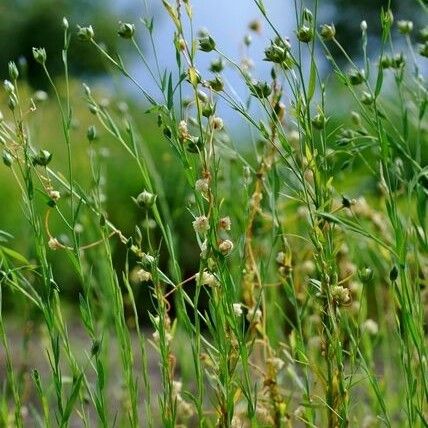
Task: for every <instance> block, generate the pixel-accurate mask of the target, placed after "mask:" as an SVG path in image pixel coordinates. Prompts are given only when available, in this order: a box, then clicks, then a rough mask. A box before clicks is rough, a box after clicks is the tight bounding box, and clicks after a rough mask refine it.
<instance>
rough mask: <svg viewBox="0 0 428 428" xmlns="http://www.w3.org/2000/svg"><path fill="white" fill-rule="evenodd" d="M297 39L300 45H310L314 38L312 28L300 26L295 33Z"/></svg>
mask: <svg viewBox="0 0 428 428" xmlns="http://www.w3.org/2000/svg"><path fill="white" fill-rule="evenodd" d="M296 36H297V39H298V40H299V41H300V42H302V43H310V42H311V41H312V40H313V38H314V33H313V31H312V28H310V27H308V26H306V25H302V26H301V27H300V28H299V29H298V30H297V33H296Z"/></svg>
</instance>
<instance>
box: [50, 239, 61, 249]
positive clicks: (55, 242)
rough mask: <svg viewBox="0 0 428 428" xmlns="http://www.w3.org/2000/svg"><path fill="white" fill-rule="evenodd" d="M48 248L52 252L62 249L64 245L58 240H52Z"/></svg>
mask: <svg viewBox="0 0 428 428" xmlns="http://www.w3.org/2000/svg"><path fill="white" fill-rule="evenodd" d="M48 246H49V248H50V249H51V250H53V251H56V250H59V249H61V248H62V244H61V243H60V242H59V241H58V239H56V238H53V237H52V238H50V239H49V241H48Z"/></svg>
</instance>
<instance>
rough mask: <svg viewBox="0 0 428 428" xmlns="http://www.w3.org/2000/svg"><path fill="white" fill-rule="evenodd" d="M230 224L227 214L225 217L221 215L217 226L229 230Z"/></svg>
mask: <svg viewBox="0 0 428 428" xmlns="http://www.w3.org/2000/svg"><path fill="white" fill-rule="evenodd" d="M231 226H232V222H231V220H230V217H229V216H227V217H222V218H221V219H220V221H219V222H218V227H219V228H220V229H221V230H225V231H229V230H230V229H231Z"/></svg>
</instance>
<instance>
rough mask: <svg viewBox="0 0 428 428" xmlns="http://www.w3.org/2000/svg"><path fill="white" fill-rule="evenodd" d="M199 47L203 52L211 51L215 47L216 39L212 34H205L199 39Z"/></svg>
mask: <svg viewBox="0 0 428 428" xmlns="http://www.w3.org/2000/svg"><path fill="white" fill-rule="evenodd" d="M199 49H200V50H201V51H202V52H211V51H213V50H214V49H215V41H214V39H213V38H212V37H211V36H205V37H202V38H201V39H199Z"/></svg>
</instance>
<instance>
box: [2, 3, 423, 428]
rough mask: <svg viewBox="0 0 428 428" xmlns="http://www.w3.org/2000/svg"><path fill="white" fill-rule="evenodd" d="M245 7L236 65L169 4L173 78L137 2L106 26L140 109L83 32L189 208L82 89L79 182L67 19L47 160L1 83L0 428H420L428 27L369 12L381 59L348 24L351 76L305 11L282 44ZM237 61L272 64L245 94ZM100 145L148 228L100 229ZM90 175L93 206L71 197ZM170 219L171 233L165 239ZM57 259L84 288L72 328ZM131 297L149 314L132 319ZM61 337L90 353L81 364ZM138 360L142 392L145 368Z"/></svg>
mask: <svg viewBox="0 0 428 428" xmlns="http://www.w3.org/2000/svg"><path fill="white" fill-rule="evenodd" d="M248 1H249V2H250V3H254V4H255V5H256V6H257V9H258V11H259V15H260V16H259V18H258V19H257V20H255V21H253V22H251V23H250V24H249V29H248V31H249V35H246V36H245V37H244V42H243V43H244V46H245V49H244V52H245V53H244V54H243V57H242V58H230V57H228V56H227V55H226V54H224V52H223V51H222V49H221V47H220V46H217V43H216V41H215V40H214V39H213V37H212V36H210V34H209V33H207V32H206V31H202V32H197V31H196V30H195V29H194V28H193V15H192V13H193V12H192V5H191V2H190V0H177V1H176V2H173V1H169V2H168V1H167V0H163V1H162V2H160V4H159V5H160V6H162V7H163V10H164V11H165V14H166V16H168V17H169V19H170V25H171V26H172V27H173V28H174V38H173V40H172V41H171V43H173V45H174V48H175V58H176V69H175V70H163V69H162V67H161V65H160V64H161V62H160V60H159V58H158V55H159V53H158V48H157V43H156V41H157V40H156V22H155V21H154V20H153V19H152V18H151V10H150V8H149V7H148V5H147V4H145V8H144V9H145V10H144V18H143V19H141V22H139V23H138V24H136V25H134V24H132V23H120V24H119V28H118V36H119V37H121V38H123V39H125V40H126V41H128V42H129V43H130V44H131V45H132V46H133V48H134V49H135V52H136V54H137V55H138V57H139V58H140V60H141V66H142V67H145V68H146V69H147V72H148V75H149V76H150V77H151V78H152V79H153V83H154V85H151V87H155V88H156V90H155V91H153V93H151V92H150V91H149V90H148V89H146V87H145V85H144V84H143V83H140V82H139V80H138V79H137V77H135V76H134V75H133V74H132V72H131V71H129V69H128V67H127V65H126V64H125V61H124V60H123V59H122V58H121V56H120V55H119V54H117V53H111V52H109V51H108V50H107V49H106V48H105V47H104V45H103V44H102V43H101V42H99V41H98V38H97V34H96V31H95V30H94V29H93V28H92V27H91V26H88V27H80V26H79V27H78V29H77V32H78V36H79V38H80V39H81V40H82V42H84V43H88V44H90V45H92V46H93V49H94V54H95V52H96V53H97V54H99V55H101V56H102V57H103V58H104V59H105V60H106V62H107V63H108V64H109V65H110V66H111V69H112V71H111V72H112V73H114V74H118V75H120V76H122V77H123V78H124V79H127V80H129V81H130V82H131V84H132V85H134V87H135V89H136V90H137V91H139V93H140V95H141V97H143V98H144V100H145V102H146V104H147V107H146V108H145V109H144V112H145V113H146V114H147V115H148V117H149V118H150V120H151V121H153V123H155V124H156V125H157V126H158V127H159V129H160V131H161V134H162V138H163V139H165V140H166V141H167V142H168V144H169V148H170V153H171V154H172V155H173V163H175V164H176V166H174V169H175V171H177V170H178V171H180V174H181V175H182V180H181V181H180V182H179V183H180V186H182V187H183V188H185V193H186V194H188V198H187V200H186V201H179V202H178V203H177V206H175V205H173V204H171V194H174V192H176V191H177V190H176V189H171V188H170V187H169V186H168V185H167V182H168V179H167V177H166V175H168V168H164V167H163V166H162V165H159V164H158V163H156V162H153V159H152V154H151V151H150V148H149V147H147V144H146V143H145V140H144V137H145V136H144V133H143V135H142V134H141V133H140V132H139V126H138V120H137V117H138V115H141V114H142V111H134V109H132V110H128V109H126V108H125V107H124V106H122V107H121V108H119V109H115V108H113V107H112V106H111V104H109V103H107V102H105V100H103V99H102V98H101V97H100V95H99V94H98V92H97V91H96V90H93V89H91V88H90V87H89V86H88V85H85V84H84V85H83V93H84V98H85V103H86V106H87V108H88V109H89V111H90V113H91V114H92V122H93V123H92V124H91V125H90V126H89V127H88V129H87V133H86V137H87V142H86V143H85V144H86V147H87V150H88V156H87V157H86V158H85V159H84V160H82V161H81V162H79V165H76V162H75V160H74V159H75V156H76V154H75V153H76V150H78V149H76V146H77V145H78V144H82V143H81V142H80V141H74V140H73V132H72V128H73V119H74V118H75V109H76V106H75V105H74V100H73V97H72V95H71V92H72V90H71V89H70V88H71V87H72V86H73V82H71V79H70V78H69V75H68V64H69V61H68V50H69V43H70V31H71V30H70V28H69V23H68V21H67V20H66V19H64V21H63V23H62V25H63V28H64V48H63V51H62V59H63V64H64V71H65V74H64V83H58V82H56V81H53V80H52V78H51V77H50V74H49V69H48V67H47V57H46V52H45V50H44V49H43V48H38V47H35V48H34V50H33V54H34V58H35V60H36V61H37V62H38V63H40V66H41V67H42V68H43V70H44V73H45V75H46V79H47V81H48V82H49V84H50V87H51V93H52V94H53V98H54V100H55V101H56V108H57V122H58V124H60V127H61V130H62V139H63V145H62V146H60V145H59V144H57V146H56V147H54V148H52V151H53V153H51V152H50V151H48V150H47V149H46V148H45V146H44V142H43V141H39V140H37V139H35V138H33V133H32V128H33V123H34V121H36V122H37V119H38V114H39V107H38V104H37V102H35V101H34V100H33V99H31V98H30V97H29V96H28V95H27V92H26V91H25V89H21V88H22V87H24V88H25V83H24V82H22V79H20V70H19V69H18V67H17V66H16V65H15V63H13V62H11V63H10V65H9V75H10V79H9V80H8V81H6V82H5V83H4V89H5V92H6V96H7V104H8V112H7V114H6V112H5V113H4V115H3V114H2V116H1V120H0V142H1V145H2V149H3V162H4V167H5V168H8V180H9V181H8V182H9V183H14V184H13V186H14V188H15V189H16V192H17V193H19V194H20V197H21V206H22V215H23V216H25V218H26V221H27V224H28V228H29V229H28V230H29V233H28V234H27V242H26V246H27V249H28V251H27V253H25V252H23V251H16V250H15V249H14V248H13V243H14V241H13V237H12V236H11V235H10V234H9V233H8V232H7V231H3V230H2V231H0V239H1V245H0V254H1V279H0V281H1V287H0V308H1V311H0V338H1V344H2V348H1V349H2V351H1V352H2V358H3V359H4V367H5V378H4V380H3V382H2V393H1V394H0V397H1V401H0V426H5V427H8V426H17V427H23V426H41V427H53V426H60V427H67V426H94V425H96V426H103V427H110V426H120V427H122V426H129V427H140V426H147V427H154V426H162V427H175V426H189V427H191V426H200V427H210V426H213V427H214V426H219V427H271V426H272V427H292V426H305V427H329V428H333V427H347V426H355V427H371V426H388V427H402V426H407V427H423V426H427V425H428V407H427V402H428V376H427V340H426V318H427V315H426V310H427V304H428V294H427V288H426V287H427V277H428V259H427V250H428V237H427V215H426V207H427V189H428V185H427V183H428V176H427V166H426V165H427V161H428V158H427V155H426V149H427V148H428V137H427V126H426V109H427V103H428V98H427V88H426V82H425V80H424V76H423V72H424V71H425V70H426V63H424V62H423V61H426V60H425V57H426V56H427V46H428V45H427V43H428V38H427V29H426V28H425V29H421V30H420V29H416V28H413V23H412V22H410V21H403V20H398V21H397V20H394V16H393V13H392V11H391V10H390V8H387V9H385V10H382V11H381V12H380V20H381V28H382V33H381V34H380V35H379V36H380V43H379V48H378V52H377V53H376V55H375V56H373V57H370V56H369V55H368V52H367V45H368V37H369V31H370V29H368V28H367V24H366V23H365V22H364V21H363V22H362V23H361V58H360V59H356V60H354V59H352V58H350V57H349V56H348V54H347V52H346V51H345V49H344V48H343V47H342V45H341V44H340V41H339V40H340V37H339V35H338V36H337V37H336V30H335V27H334V24H332V23H327V24H323V23H320V22H319V20H318V16H317V15H318V9H319V5H318V2H317V1H315V2H314V3H313V4H312V6H311V7H312V9H311V10H309V9H308V8H306V7H305V5H304V4H302V3H300V2H298V1H297V0H296V1H295V2H294V3H293V2H290V8H293V10H294V11H295V19H296V27H295V30H294V32H293V33H290V34H289V35H288V36H289V37H286V35H283V34H281V32H280V31H279V30H278V29H277V28H276V27H275V25H274V24H273V22H272V20H271V19H270V16H269V11H268V5H267V4H265V3H264V2H263V1H262V0H253V1H250V0H248ZM292 3H293V4H292ZM420 8H421V13H426V6H424V4H423V3H421V6H420ZM262 28H263V31H265V32H267V33H268V34H270V37H271V42H270V44H269V46H267V47H266V49H265V51H264V52H263V53H260V52H251V37H250V34H253V36H255V37H256V36H257V33H258V32H260V31H262ZM138 33H143V35H144V37H145V38H146V39H147V40H149V46H151V52H150V55H148V53H147V52H146V51H145V50H143V49H142V47H141V46H140V44H139V37H137V34H138ZM250 54H251V55H255V57H256V58H260V59H264V60H265V61H267V62H268V63H269V64H270V65H271V72H270V76H268V77H266V76H265V77H264V78H263V79H257V78H256V77H255V76H256V75H257V69H256V68H255V67H254V65H253V61H252V60H251V58H250ZM201 55H209V56H210V58H212V62H211V65H210V70H209V71H206V70H201V69H199V66H198V63H199V62H198V58H199V56H201ZM326 67H328V68H329V70H328V72H325V68H326ZM224 70H227V71H228V72H233V73H235V74H236V76H237V77H238V78H239V79H240V80H241V81H242V82H243V84H244V85H245V87H246V91H245V94H240V93H238V92H239V91H236V90H235V89H234V88H233V87H231V86H230V83H229V80H228V79H227V78H225V77H224V73H225V71H224ZM23 94H24V95H23ZM338 94H339V95H338ZM338 96H340V100H339V99H338ZM339 101H340V103H339ZM339 104H340V105H341V106H343V105H345V106H346V112H345V113H343V111H340V109H339V108H338V107H337V105H339ZM219 106H222V108H225V107H227V108H229V110H230V111H232V112H233V114H231V115H230V116H231V117H233V118H231V119H230V120H231V121H235V120H236V121H241V122H240V123H245V124H246V125H247V126H248V130H249V135H251V143H252V144H251V147H249V146H250V145H248V146H245V147H242V148H237V145H236V144H235V142H234V140H233V138H231V137H230V136H229V135H228V132H227V131H228V123H227V120H226V117H224V118H221V117H220V116H219V113H218V110H219V109H220V107H219ZM228 118H229V116H228ZM46 126H49V124H46ZM100 130H101V131H100ZM103 138H110V139H111V140H113V141H114V144H115V150H117V149H118V148H119V149H120V150H121V151H122V152H123V153H124V154H125V156H126V157H122V158H121V161H122V162H123V163H124V164H123V169H124V170H125V169H126V170H132V171H134V172H135V177H136V178H135V180H136V181H138V182H139V183H141V189H140V192H139V193H138V194H129V195H126V197H127V198H129V200H131V198H132V200H133V203H134V204H135V206H136V207H137V208H138V209H139V210H140V211H141V219H142V221H141V222H138V224H135V225H132V228H129V230H122V229H121V228H120V227H119V226H117V225H116V224H115V222H114V221H112V220H111V218H110V215H109V209H108V204H107V201H106V196H105V194H106V183H108V182H109V181H114V182H120V180H121V168H122V167H121V168H117V169H116V170H115V172H116V173H115V175H114V176H109V174H108V172H109V171H110V170H111V169H109V168H108V167H107V166H106V160H105V157H104V155H103V149H102V147H100V145H99V140H101V139H103ZM251 150H252V152H251ZM55 151H58V152H64V153H65V155H64V156H63V158H64V162H62V163H61V165H58V164H55V163H54V162H53V161H52V159H54V158H55ZM51 161H52V162H51ZM113 162H114V160H113ZM53 165H55V166H53ZM82 168H86V169H87V171H89V176H90V177H91V178H90V180H89V184H88V183H86V182H85V183H84V184H83V183H82V182H81V181H79V177H81V174H80V171H81V170H82ZM123 191H124V192H126V191H127V188H126V186H124V188H123ZM177 211H180V212H181V213H182V214H181V217H180V216H178V215H177ZM183 216H184V218H185V219H186V221H187V226H186V227H183V225H181V224H178V223H177V219H178V218H183ZM53 225H54V226H53ZM54 230H61V234H57V233H55V232H54ZM183 231H184V232H183ZM189 231H191V233H189ZM189 248H190V249H191V250H189ZM120 249H121V250H122V251H124V253H125V257H124V260H122V261H121V262H120V264H119V263H118V262H117V260H116V259H115V253H116V252H117V251H119V250H120ZM53 252H55V254H53ZM54 255H55V257H54ZM58 257H61V259H64V260H66V261H67V265H64V266H66V269H68V270H70V271H72V272H73V278H74V281H75V283H76V286H75V287H76V290H78V292H76V297H75V299H74V309H72V315H69V314H68V311H67V309H66V304H65V302H64V297H63V295H62V280H61V272H58V270H57V269H56V266H55V264H56V261H57V260H58ZM187 259H190V260H191V264H193V272H192V273H190V274H189V272H188V269H187V268H186V269H185V268H184V267H183V266H189V262H188V260H187ZM141 289H145V290H147V291H148V293H147V295H148V296H149V300H150V301H149V302H144V303H142V302H141V300H140V299H138V298H137V296H138V295H139V293H140V290H141ZM4 296H6V297H7V299H10V300H15V301H17V302H19V304H18V307H19V308H20V309H22V314H25V316H23V319H22V325H23V333H22V337H23V340H22V341H23V346H22V355H23V356H24V358H25V368H22V367H18V366H17V362H16V360H15V358H14V355H13V352H12V343H11V340H12V339H11V336H10V335H9V334H8V317H9V316H10V315H9V314H8V313H7V311H6V310H5V307H4V306H5V305H4V304H2V303H3V298H4ZM15 307H17V305H16V304H15ZM143 318H148V319H149V320H150V325H149V326H147V325H146V324H145V323H144V322H142V319H143ZM29 319H37V322H38V323H39V325H40V326H41V327H40V329H39V330H37V331H39V332H40V334H41V335H42V336H43V348H44V349H43V352H44V353H45V354H46V358H47V361H48V363H49V370H46V371H45V372H43V373H42V372H41V371H39V370H38V369H37V368H36V367H35V364H34V359H33V357H34V356H32V355H31V354H29V353H28V349H27V347H26V343H27V342H28V340H29V337H28V333H27V334H26V333H25V325H26V323H27V322H28V320H29ZM76 319H77V320H78V323H79V324H80V325H81V328H82V329H83V330H84V334H85V337H86V339H87V342H88V344H89V345H88V347H87V349H76V346H75V344H74V340H75V337H74V336H73V332H72V331H71V330H70V329H69V326H70V324H71V320H73V321H76ZM36 334H37V333H36ZM26 349H27V351H26ZM113 349H116V350H117V351H116V352H117V353H118V362H119V367H117V366H115V365H112V358H111V357H112V355H111V354H112V352H113V351H112V350H113ZM153 353H155V355H156V359H157V361H158V372H157V373H154V372H153V370H152V369H151V368H150V366H149V363H148V360H149V359H150V355H153ZM29 373H31V379H29V376H28V374H29ZM113 378H119V379H120V381H119V382H118V383H116V384H113V383H112V379H113ZM157 379H159V380H160V389H159V391H158V390H157V387H156V385H155V384H156V380H157ZM29 389H30V390H32V391H33V394H34V396H32V395H31V394H29V393H28V390H29ZM30 421H31V422H30Z"/></svg>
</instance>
